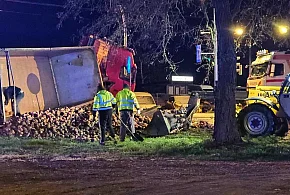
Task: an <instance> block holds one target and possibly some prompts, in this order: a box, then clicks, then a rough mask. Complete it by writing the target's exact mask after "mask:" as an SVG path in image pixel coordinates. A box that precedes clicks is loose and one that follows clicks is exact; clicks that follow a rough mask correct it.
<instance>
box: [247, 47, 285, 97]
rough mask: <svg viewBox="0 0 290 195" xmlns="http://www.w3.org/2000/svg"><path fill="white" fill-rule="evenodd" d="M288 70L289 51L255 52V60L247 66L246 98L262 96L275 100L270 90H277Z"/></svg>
mask: <svg viewBox="0 0 290 195" xmlns="http://www.w3.org/2000/svg"><path fill="white" fill-rule="evenodd" d="M289 72H290V52H289V51H283V52H268V51H267V50H261V51H258V52H257V58H256V60H255V61H254V62H253V63H252V64H251V65H250V67H249V77H248V79H247V91H248V98H251V97H263V98H266V99H270V100H271V101H273V102H276V101H277V100H276V98H274V97H273V95H272V93H271V92H272V91H273V90H276V91H279V89H280V87H281V84H282V82H283V81H284V78H285V76H286V75H287V74H288V73H289Z"/></svg>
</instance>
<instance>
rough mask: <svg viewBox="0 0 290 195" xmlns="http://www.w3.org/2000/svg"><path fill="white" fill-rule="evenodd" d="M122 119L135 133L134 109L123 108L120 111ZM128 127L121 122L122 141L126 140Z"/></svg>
mask: <svg viewBox="0 0 290 195" xmlns="http://www.w3.org/2000/svg"><path fill="white" fill-rule="evenodd" d="M120 115H121V120H122V121H123V122H124V123H125V124H126V125H127V127H128V128H129V129H130V130H131V131H132V133H135V125H134V114H133V111H132V110H121V111H120ZM126 131H127V128H126V127H125V126H124V124H123V123H121V128H120V141H124V140H125V136H126Z"/></svg>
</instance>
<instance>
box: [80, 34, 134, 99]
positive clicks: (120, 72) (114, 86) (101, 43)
mask: <svg viewBox="0 0 290 195" xmlns="http://www.w3.org/2000/svg"><path fill="white" fill-rule="evenodd" d="M80 45H81V46H85V45H87V46H94V48H95V52H96V58H97V64H98V68H99V70H100V73H101V79H102V82H103V84H104V85H105V86H106V87H107V88H108V89H109V91H110V92H111V93H112V94H113V95H116V94H117V93H118V92H119V91H120V90H122V89H123V84H127V85H128V86H130V87H131V90H132V91H134V90H135V87H136V75H137V65H136V64H135V62H134V55H135V53H134V50H133V49H131V48H127V47H123V46H119V45H117V44H115V43H113V42H112V41H110V40H105V39H104V40H102V39H98V38H97V37H95V36H93V35H90V36H86V37H83V39H82V40H81V42H80Z"/></svg>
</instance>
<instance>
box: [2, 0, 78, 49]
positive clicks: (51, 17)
mask: <svg viewBox="0 0 290 195" xmlns="http://www.w3.org/2000/svg"><path fill="white" fill-rule="evenodd" d="M10 1H13V0H8V1H6V0H1V1H0V24H1V29H0V36H1V42H0V47H1V48H5V47H55V46H73V45H77V44H78V41H75V42H73V40H72V38H73V35H74V34H76V33H77V29H78V27H79V24H78V23H77V22H76V21H73V20H69V21H67V22H65V23H64V25H63V27H62V28H61V29H57V24H58V22H59V19H58V18H57V15H56V14H57V13H58V12H60V11H62V8H59V7H53V6H40V5H30V4H25V3H19V2H18V3H16V2H10ZM24 1H25V2H39V3H49V4H58V5H61V4H63V2H64V1H63V0H33V1H32V0H24Z"/></svg>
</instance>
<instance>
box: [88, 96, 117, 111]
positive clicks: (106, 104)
mask: <svg viewBox="0 0 290 195" xmlns="http://www.w3.org/2000/svg"><path fill="white" fill-rule="evenodd" d="M103 95H105V97H106V98H108V97H112V98H111V99H110V100H107V101H104V100H103V97H102V94H100V93H98V94H97V95H96V96H95V99H94V106H93V110H94V111H98V110H109V109H112V103H115V102H116V101H115V98H114V96H113V95H112V94H111V93H110V92H105V93H103ZM96 97H98V98H96Z"/></svg>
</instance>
